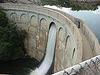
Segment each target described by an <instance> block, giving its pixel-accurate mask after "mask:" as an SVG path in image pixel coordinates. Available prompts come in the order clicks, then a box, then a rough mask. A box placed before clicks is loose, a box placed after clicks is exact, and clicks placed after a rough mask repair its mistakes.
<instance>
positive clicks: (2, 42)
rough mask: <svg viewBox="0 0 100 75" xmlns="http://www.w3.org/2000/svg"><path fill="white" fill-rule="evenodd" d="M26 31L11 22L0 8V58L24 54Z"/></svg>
mask: <svg viewBox="0 0 100 75" xmlns="http://www.w3.org/2000/svg"><path fill="white" fill-rule="evenodd" d="M25 35H26V31H25V30H19V29H18V28H17V26H16V24H15V23H11V22H10V21H9V20H8V18H7V17H6V14H5V13H4V12H3V11H2V9H1V8H0V60H14V59H18V58H21V57H23V56H24V51H25V48H24V39H25Z"/></svg>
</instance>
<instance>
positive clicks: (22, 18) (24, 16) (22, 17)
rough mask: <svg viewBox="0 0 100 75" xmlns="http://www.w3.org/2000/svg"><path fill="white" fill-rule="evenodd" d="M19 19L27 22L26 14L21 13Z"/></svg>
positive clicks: (24, 22)
mask: <svg viewBox="0 0 100 75" xmlns="http://www.w3.org/2000/svg"><path fill="white" fill-rule="evenodd" d="M20 21H21V23H22V24H26V23H27V15H26V14H24V13H23V14H21V16H20Z"/></svg>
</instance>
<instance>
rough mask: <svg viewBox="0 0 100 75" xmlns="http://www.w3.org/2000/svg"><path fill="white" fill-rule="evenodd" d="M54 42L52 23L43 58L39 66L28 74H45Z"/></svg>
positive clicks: (49, 65)
mask: <svg viewBox="0 0 100 75" xmlns="http://www.w3.org/2000/svg"><path fill="white" fill-rule="evenodd" d="M55 43H56V25H55V24H54V23H52V24H51V27H50V30H49V36H48V42H47V47H46V55H45V58H44V60H43V62H42V64H41V65H40V66H39V68H36V69H35V70H34V71H32V72H31V73H30V75H45V74H46V73H47V72H48V70H49V68H50V67H51V64H52V61H53V57H54V49H55Z"/></svg>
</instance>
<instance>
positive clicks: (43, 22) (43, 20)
mask: <svg viewBox="0 0 100 75" xmlns="http://www.w3.org/2000/svg"><path fill="white" fill-rule="evenodd" d="M40 27H41V29H45V30H46V29H47V20H46V19H45V18H41V19H40Z"/></svg>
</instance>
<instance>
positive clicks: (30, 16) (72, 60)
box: [0, 3, 99, 72]
mask: <svg viewBox="0 0 100 75" xmlns="http://www.w3.org/2000/svg"><path fill="white" fill-rule="evenodd" d="M0 6H1V7H3V8H4V12H5V13H7V17H8V18H9V19H10V21H13V22H15V23H16V25H17V27H18V28H19V29H25V30H26V31H27V33H28V34H27V36H26V39H25V48H26V50H27V54H28V55H30V56H31V57H34V58H36V59H37V60H39V61H42V60H43V58H44V56H45V53H46V51H45V50H46V46H47V39H48V32H49V28H50V25H51V23H55V25H56V34H57V35H56V48H55V58H54V72H58V71H60V70H63V69H65V68H68V67H70V66H72V65H75V64H77V63H80V62H82V60H83V50H84V49H83V44H84V43H83V41H82V40H83V38H82V36H81V31H82V32H84V35H85V37H87V39H91V40H90V41H92V42H93V45H94V44H95V45H94V47H93V48H94V51H95V52H96V53H97V52H99V51H98V49H99V46H98V45H99V43H98V41H97V39H96V37H95V36H94V34H93V33H92V32H91V31H90V30H88V29H87V28H85V24H83V22H82V24H80V28H79V27H77V25H78V24H79V22H77V20H78V19H76V18H74V17H72V16H71V15H68V14H65V13H63V12H61V11H56V10H53V9H48V8H45V7H42V6H36V5H31V4H30V5H28V4H13V3H1V4H0ZM78 21H80V20H78ZM77 23H78V24H77ZM81 25H82V26H81ZM86 32H87V33H86ZM88 34H89V35H88ZM91 35H93V36H94V37H93V38H89V37H91ZM94 38H95V39H94ZM89 43H91V42H89ZM91 46H92V45H91ZM88 56H89V55H88Z"/></svg>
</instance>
